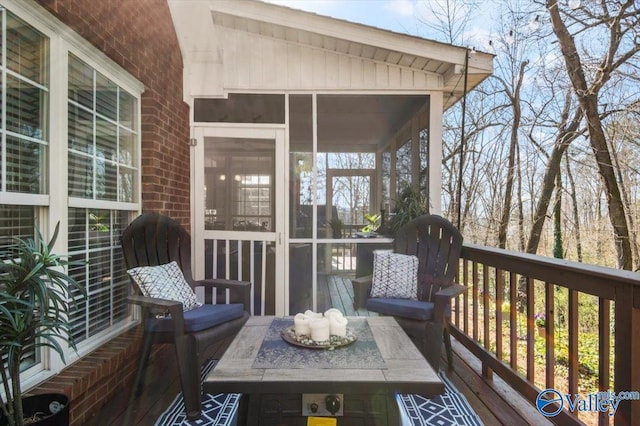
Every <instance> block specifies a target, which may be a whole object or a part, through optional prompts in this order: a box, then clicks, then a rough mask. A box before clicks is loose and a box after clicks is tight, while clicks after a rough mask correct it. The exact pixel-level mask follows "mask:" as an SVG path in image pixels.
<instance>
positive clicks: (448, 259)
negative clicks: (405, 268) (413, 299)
mask: <svg viewBox="0 0 640 426" xmlns="http://www.w3.org/2000/svg"><path fill="white" fill-rule="evenodd" d="M462 240H463V238H462V234H460V231H458V229H457V228H456V227H455V226H454V225H453V224H452V223H451V222H449V221H448V220H446V219H445V218H443V217H441V216H438V215H424V216H420V217H418V218H416V219H414V220H412V221H411V222H409V223H407V224H406V225H405V226H403V227H402V228H401V229H400V230H399V231H398V233H397V234H396V237H395V240H394V245H393V249H394V251H395V252H396V253H402V254H411V255H415V256H417V257H418V262H419V263H418V298H419V299H420V300H426V301H433V300H432V298H433V295H434V294H435V293H436V292H437V291H438V290H440V289H441V288H443V287H447V286H449V285H451V284H452V283H453V280H454V278H455V276H456V274H457V273H458V266H459V262H460V254H461V251H462Z"/></svg>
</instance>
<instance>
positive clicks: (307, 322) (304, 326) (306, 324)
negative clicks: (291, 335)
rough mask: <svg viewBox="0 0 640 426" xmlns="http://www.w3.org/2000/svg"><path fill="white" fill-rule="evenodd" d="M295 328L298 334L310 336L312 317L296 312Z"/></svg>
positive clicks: (294, 318)
mask: <svg viewBox="0 0 640 426" xmlns="http://www.w3.org/2000/svg"><path fill="white" fill-rule="evenodd" d="M293 328H294V330H295V332H296V336H298V337H299V336H310V335H311V318H309V317H307V316H306V315H304V314H296V316H295V317H293Z"/></svg>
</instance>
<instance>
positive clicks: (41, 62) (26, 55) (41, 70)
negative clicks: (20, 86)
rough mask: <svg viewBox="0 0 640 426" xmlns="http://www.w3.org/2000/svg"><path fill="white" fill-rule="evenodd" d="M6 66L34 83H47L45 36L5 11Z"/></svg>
mask: <svg viewBox="0 0 640 426" xmlns="http://www.w3.org/2000/svg"><path fill="white" fill-rule="evenodd" d="M6 43H7V67H8V68H9V69H10V70H11V71H14V72H16V73H17V74H20V75H22V76H23V77H26V78H28V79H29V80H31V81H35V82H36V83H39V84H42V85H46V84H47V64H46V57H47V44H48V40H47V38H46V37H45V36H44V35H42V34H41V33H40V32H38V31H37V30H35V29H34V28H32V27H31V26H29V25H28V24H27V23H26V22H24V21H23V20H22V19H19V18H17V17H16V16H14V15H13V14H12V13H10V12H7V40H6Z"/></svg>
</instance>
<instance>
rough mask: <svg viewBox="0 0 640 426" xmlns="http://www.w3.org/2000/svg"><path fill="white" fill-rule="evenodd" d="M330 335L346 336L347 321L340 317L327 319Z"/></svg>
mask: <svg viewBox="0 0 640 426" xmlns="http://www.w3.org/2000/svg"><path fill="white" fill-rule="evenodd" d="M329 322H330V328H331V334H332V335H333V336H338V337H346V336H347V322H348V321H347V319H346V318H345V317H343V316H342V315H335V314H334V315H331V316H330V317H329Z"/></svg>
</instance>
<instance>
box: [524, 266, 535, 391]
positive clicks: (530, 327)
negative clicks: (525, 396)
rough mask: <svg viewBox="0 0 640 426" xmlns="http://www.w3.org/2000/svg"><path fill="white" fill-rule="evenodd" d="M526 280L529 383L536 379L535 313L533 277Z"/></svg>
mask: <svg viewBox="0 0 640 426" xmlns="http://www.w3.org/2000/svg"><path fill="white" fill-rule="evenodd" d="M526 280H527V300H526V302H527V380H529V381H530V382H531V383H533V382H535V379H536V366H535V358H534V357H535V354H534V348H535V336H534V326H535V322H534V319H533V316H534V315H535V313H534V312H533V311H534V309H535V305H534V301H535V300H534V297H535V296H534V291H533V290H534V287H533V278H529V277H527V278H526Z"/></svg>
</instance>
